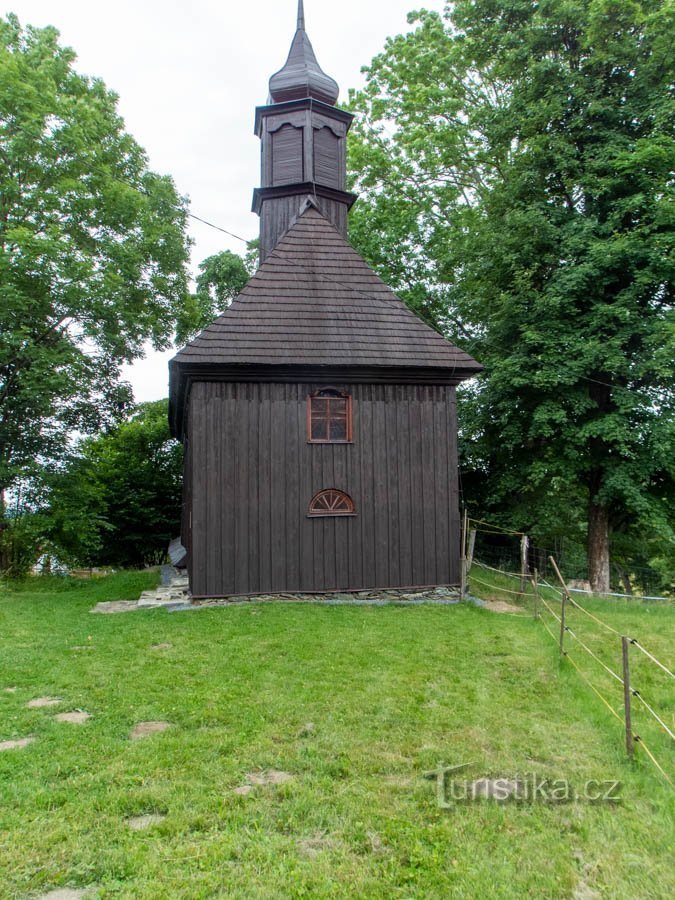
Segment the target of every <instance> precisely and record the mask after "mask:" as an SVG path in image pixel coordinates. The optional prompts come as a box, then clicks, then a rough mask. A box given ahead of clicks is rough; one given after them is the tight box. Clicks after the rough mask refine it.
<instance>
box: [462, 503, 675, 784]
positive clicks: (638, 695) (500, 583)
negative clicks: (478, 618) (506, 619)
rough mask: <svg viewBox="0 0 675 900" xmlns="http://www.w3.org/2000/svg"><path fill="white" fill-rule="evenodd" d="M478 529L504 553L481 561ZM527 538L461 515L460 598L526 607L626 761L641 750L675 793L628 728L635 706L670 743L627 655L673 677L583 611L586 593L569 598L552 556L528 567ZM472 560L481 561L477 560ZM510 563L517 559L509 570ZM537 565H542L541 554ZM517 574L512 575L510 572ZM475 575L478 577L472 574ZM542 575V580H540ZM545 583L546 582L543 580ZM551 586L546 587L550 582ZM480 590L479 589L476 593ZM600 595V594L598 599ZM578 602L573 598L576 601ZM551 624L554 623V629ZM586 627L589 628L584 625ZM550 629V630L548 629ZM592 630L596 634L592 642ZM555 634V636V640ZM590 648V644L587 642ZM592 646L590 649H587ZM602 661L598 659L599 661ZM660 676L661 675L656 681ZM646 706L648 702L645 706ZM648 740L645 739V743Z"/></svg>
mask: <svg viewBox="0 0 675 900" xmlns="http://www.w3.org/2000/svg"><path fill="white" fill-rule="evenodd" d="M479 529H483V531H484V532H486V533H490V534H499V535H500V537H502V538H504V537H508V538H510V540H511V541H512V545H511V548H510V552H506V548H498V554H493V555H492V558H490V559H489V561H487V562H486V561H485V560H484V559H483V551H484V547H483V546H482V545H481V544H480V542H479V539H478V534H479ZM515 540H517V541H518V544H519V547H518V550H517V556H516V554H515V553H514V549H515V548H514V547H513V542H514V541H515ZM529 551H530V547H529V541H528V537H527V535H525V534H521V533H520V532H513V531H508V530H507V529H501V528H500V527H499V526H495V525H491V524H490V523H488V522H485V521H481V520H477V519H470V518H468V516H465V520H464V529H463V539H462V593H463V595H466V594H468V593H469V591H470V590H471V589H473V588H474V586H476V592H477V593H478V594H481V593H482V594H487V595H488V597H490V598H494V597H495V596H496V597H502V596H503V597H504V598H506V599H508V600H509V602H514V601H513V600H512V598H514V597H516V598H518V600H517V602H518V604H519V605H520V606H525V607H527V606H528V605H531V606H532V609H533V613H534V618H535V619H536V620H537V621H538V622H539V623H540V624H542V625H543V627H544V629H545V630H546V632H547V633H548V635H549V636H550V637H551V639H552V640H553V641H554V642H555V643H556V644H557V645H558V648H559V654H560V658H561V660H566V661H568V662H569V663H570V664H571V665H572V667H573V668H574V669H575V671H576V672H577V673H578V675H579V676H580V678H581V680H582V681H583V682H584V684H585V685H586V686H587V687H589V688H590V689H591V690H592V691H593V693H594V694H595V695H596V696H597V697H598V698H599V699H600V700H601V702H602V703H603V705H604V706H605V707H606V708H607V709H608V710H609V711H610V712H611V714H612V716H613V717H614V718H616V719H617V720H618V721H620V722H621V723H622V725H623V730H624V734H625V741H626V749H627V752H628V754H629V756H633V754H634V748H635V747H636V746H637V747H639V748H641V749H642V750H644V753H645V757H646V759H647V760H649V762H650V763H651V764H653V765H654V767H655V768H656V769H657V770H658V772H659V773H660V775H661V776H662V777H663V778H664V780H665V781H667V782H668V784H669V785H670V786H671V787H673V788H675V784H674V783H673V779H672V778H671V776H670V775H669V774H668V772H667V771H666V769H665V768H664V766H663V765H662V763H661V762H660V761H659V759H658V758H657V756H656V755H655V754H654V752H653V750H651V749H650V747H649V746H648V745H647V743H646V742H645V739H644V737H643V736H642V735H639V734H636V733H635V731H634V729H633V712H634V706H635V705H636V704H634V703H633V701H634V700H635V701H637V704H639V708H640V710H641V712H644V714H645V715H647V716H648V717H650V718H649V720H648V721H652V723H653V722H655V723H656V726H655V729H656V728H658V733H659V734H662V735H666V736H667V738H668V740H669V741H670V742H675V733H674V732H673V728H672V727H671V726H670V725H669V724H668V723H667V722H666V716H665V715H664V714H663V713H662V712H660V711H659V710H658V709H657V708H655V707H658V704H657V703H655V702H654V701H653V699H652V698H651V697H650V698H649V700H648V699H646V697H645V696H643V691H642V690H639V689H638V688H637V687H635V684H634V683H633V681H632V680H631V656H630V650H631V649H634V650H639V651H640V653H641V654H642V655H643V657H644V659H645V660H648V661H649V662H650V663H652V664H653V666H655V667H657V668H658V670H659V671H660V673H662V674H665V675H666V676H668V678H671V679H672V678H675V674H673V672H672V671H671V670H670V669H669V668H668V666H667V665H665V664H664V663H663V662H662V661H661V660H660V659H659V658H658V657H657V656H656V655H655V654H654V653H652V652H651V651H650V650H648V649H647V648H646V647H645V646H644V645H643V643H642V642H641V641H640V640H638V638H636V637H635V636H634V635H628V634H624V633H623V632H622V631H621V630H620V629H618V628H615V627H614V626H613V625H610V624H609V623H608V622H607V621H605V620H604V619H603V618H601V617H600V616H598V615H596V614H595V612H592V611H591V610H590V609H588V608H587V607H586V606H585V605H584V604H583V603H581V602H579V600H580V599H581V598H580V597H579V594H582V593H587V592H584V591H580V590H575V591H574V592H575V594H576V595H577V596H576V597H574V596H572V588H571V587H569V586H568V585H567V583H566V582H565V580H564V579H563V577H562V575H561V573H560V569H559V566H558V563H557V561H556V559H555V557H554V555H553V554H550V555H549V557H548V559H547V560H546V565H545V566H544V567H543V571H539V569H538V568H532V567H531V555H530V552H529ZM478 555H480V556H481V558H480V559H478ZM495 555H499V556H500V559H501V560H502V561H503V562H504V565H501V566H500V565H499V564H498V560H496V559H495V558H494V557H495ZM514 560H517V561H516V562H515V565H514ZM538 561H539V562H540V563H543V561H542V559H541V555H539V559H538ZM516 569H517V571H514V570H516ZM476 572H478V574H476ZM545 576H548V577H545ZM549 579H550V580H549ZM554 581H555V582H557V583H552V582H554ZM481 589H482V590H481ZM603 596H604V595H603ZM611 596H621V597H626V598H627V599H645V600H648V599H657V600H668V599H669V598H665V597H654V598H651V597H635V596H634V595H625V594H613V595H611ZM577 598H578V599H577ZM570 612H574V614H575V616H576V614H577V613H578V614H579V618H578V620H577V619H576V618H575V622H576V624H575V625H574V627H571V625H570ZM584 622H588V623H589V626H590V628H591V634H590V635H589V636H587V635H586V634H585V633H584V630H583V623H584ZM554 623H555V624H554ZM590 623H592V625H590ZM553 625H554V627H551V626H553ZM594 626H597V627H598V628H599V629H600V637H598V632H597V629H596V628H595V627H594ZM556 632H558V634H557V636H556ZM591 638H593V640H594V641H595V643H593V640H591ZM570 640H571V641H573V647H574V655H571V654H570V643H569V642H570ZM591 643H593V646H590V644H591ZM577 650H578V652H579V653H581V654H582V655H585V656H586V657H587V658H589V659H590V660H592V662H593V664H594V665H595V666H596V667H597V668H598V670H600V669H601V670H602V672H603V673H604V675H605V676H609V678H610V679H611V681H610V682H609V684H610V685H616V684H618V685H619V686H620V689H621V694H622V696H621V698H620V700H619V701H618V702H617V701H616V700H612V698H611V694H610V697H608V696H607V695H606V693H605V691H604V690H601V689H600V687H598V685H597V683H594V681H592V680H591V679H590V678H589V677H588V675H587V674H586V673H585V672H584V670H583V669H582V668H581V666H580V665H579V661H578V659H577V658H576V653H577ZM603 656H604V657H605V659H603V658H602V657H603ZM612 657H615V658H618V659H621V662H622V665H621V673H619V672H618V671H616V668H615V667H612V666H611V665H610V664H608V662H607V661H606V660H607V659H608V658H609V659H610V660H611V658H612ZM659 677H661V676H659ZM650 701H651V702H650ZM650 740H651V738H650Z"/></svg>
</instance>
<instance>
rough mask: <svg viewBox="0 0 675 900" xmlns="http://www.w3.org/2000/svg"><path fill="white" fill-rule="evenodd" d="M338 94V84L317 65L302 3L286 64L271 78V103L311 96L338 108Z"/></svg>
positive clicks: (300, 3) (301, 3)
mask: <svg viewBox="0 0 675 900" xmlns="http://www.w3.org/2000/svg"><path fill="white" fill-rule="evenodd" d="M339 93H340V88H339V87H338V84H337V82H336V81H335V80H334V79H333V78H331V77H330V76H329V75H326V73H325V72H324V71H323V70H322V68H321V66H320V65H319V63H318V62H317V59H316V55H315V53H314V48H313V47H312V44H311V41H310V39H309V37H308V35H307V32H306V31H305V8H304V4H303V0H299V2H298V27H297V31H296V32H295V37H294V38H293V43H292V44H291V51H290V53H289V54H288V59H287V60H286V65H285V66H284V67H283V69H280V70H279V71H278V72H277V73H276V74H275V75H272V77H271V78H270V101H271V102H272V103H285V102H286V101H288V100H304V99H305V98H307V97H311V98H313V99H314V100H321V101H322V102H323V103H328V104H330V105H331V106H335V104H336V103H337V99H338V95H339Z"/></svg>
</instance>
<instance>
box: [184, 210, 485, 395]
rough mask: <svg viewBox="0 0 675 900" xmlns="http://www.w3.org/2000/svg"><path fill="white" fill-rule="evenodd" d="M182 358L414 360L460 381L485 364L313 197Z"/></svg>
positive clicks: (314, 362) (211, 362) (297, 362)
mask: <svg viewBox="0 0 675 900" xmlns="http://www.w3.org/2000/svg"><path fill="white" fill-rule="evenodd" d="M177 364H178V365H181V366H182V365H183V364H189V365H190V367H192V366H193V365H198V366H199V365H204V366H208V367H211V366H220V365H226V366H238V365H245V366H258V365H261V366H268V365H269V366H330V367H367V368H372V367H377V368H379V367H388V368H396V369H401V368H407V367H411V368H415V369H417V370H420V369H423V370H431V369H434V370H439V369H441V370H446V372H445V375H446V376H448V375H450V376H451V377H452V378H453V379H454V378H456V380H457V381H461V380H463V379H464V378H467V377H469V376H471V375H473V374H475V373H477V372H479V371H481V369H482V366H481V365H480V364H479V363H477V362H476V360H474V359H473V358H472V357H471V356H469V354H468V353H465V352H464V351H463V350H460V349H459V348H458V347H455V346H454V345H453V344H451V343H450V342H449V341H448V340H446V339H445V338H444V337H442V335H440V334H438V332H436V331H434V329H433V328H430V327H429V326H428V325H426V324H425V323H424V322H423V321H422V320H421V319H420V318H418V316H416V315H415V313H413V312H412V311H411V310H410V309H409V308H408V307H407V306H406V305H405V303H403V301H402V300H400V299H399V298H398V297H397V296H396V295H395V294H394V292H393V291H392V290H391V288H389V287H387V285H386V284H385V283H384V282H383V281H382V280H381V279H380V278H378V276H377V275H376V274H375V272H373V270H372V269H371V268H370V267H369V266H368V264H367V263H366V262H365V260H363V259H362V258H361V257H360V256H359V254H358V253H357V252H356V251H355V250H354V249H353V247H351V245H350V244H349V243H348V242H347V241H346V240H345V239H344V238H343V237H342V235H341V234H340V233H339V232H338V231H337V229H336V228H334V227H333V225H331V223H330V222H328V220H327V219H326V218H324V216H323V215H322V214H321V213H320V212H319V210H318V209H317V208H316V207H315V206H314V204H313V201H311V200H309V199H308V201H307V202H306V204H305V206H304V209H303V211H302V212H301V214H300V215H299V216H298V218H297V219H296V221H295V224H294V225H292V226H291V227H290V228H289V230H288V231H287V232H286V234H285V235H284V237H282V239H281V240H280V241H279V243H278V244H277V246H276V248H275V249H274V251H273V252H272V253H271V254H270V256H268V258H267V259H266V260H265V262H264V263H263V265H262V266H261V267H260V269H259V270H258V271H257V273H256V274H255V275H254V276H253V278H252V279H251V280H250V281H249V283H248V284H247V285H246V287H245V288H244V290H243V291H242V292H241V294H239V296H238V297H237V298H236V299H235V300H234V301H233V303H232V305H231V306H230V307H229V308H228V309H227V310H225V312H224V313H223V314H222V315H221V316H219V317H218V318H217V319H216V320H215V322H213V323H212V324H211V325H209V326H208V327H207V328H206V329H204V331H202V332H201V334H199V335H198V336H197V337H196V338H195V339H194V340H193V341H191V342H190V343H189V344H188V345H187V346H186V347H184V348H183V349H182V350H181V351H180V352H179V353H178V354H177V355H176V356H175V357H174V359H173V360H172V369H173V368H174V366H175V365H177ZM448 370H449V371H448ZM172 381H173V374H172ZM173 387H175V385H174V386H173Z"/></svg>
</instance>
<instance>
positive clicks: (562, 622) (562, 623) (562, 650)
mask: <svg viewBox="0 0 675 900" xmlns="http://www.w3.org/2000/svg"><path fill="white" fill-rule="evenodd" d="M549 560H550V562H551V565H552V566H553V568H554V570H555V574H556V575H557V576H558V581H559V582H560V584H561V585H562V589H563V595H562V604H561V606H560V655H561V656H564V655H565V613H566V611H567V601H568V600H569V596H570V595H569V591H568V590H567V585H566V584H565V579H564V578H563V577H562V575H561V574H560V569H559V568H558V566H557V565H556V561H555V560H554V559H553V557H552V556H549Z"/></svg>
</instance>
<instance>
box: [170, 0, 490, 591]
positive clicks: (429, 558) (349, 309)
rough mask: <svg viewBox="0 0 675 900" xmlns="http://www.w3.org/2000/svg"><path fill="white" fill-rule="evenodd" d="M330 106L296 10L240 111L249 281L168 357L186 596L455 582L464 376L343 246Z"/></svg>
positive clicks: (341, 152)
mask: <svg viewBox="0 0 675 900" xmlns="http://www.w3.org/2000/svg"><path fill="white" fill-rule="evenodd" d="M337 99H338V85H337V84H336V82H335V81H334V80H333V79H332V78H330V77H328V76H327V75H326V74H325V73H324V72H323V71H322V70H321V68H320V66H319V64H318V62H317V59H316V56H315V54H314V50H313V48H312V45H311V43H310V40H309V37H308V36H307V32H306V31H305V20H304V9H303V3H302V0H300V3H299V9H298V23H297V30H296V33H295V37H294V38H293V43H292V45H291V50H290V53H289V56H288V60H287V62H286V64H285V66H284V67H283V68H282V69H281V70H280V71H279V72H277V73H276V74H275V75H273V76H272V78H271V80H270V96H269V100H268V103H267V104H266V105H265V106H261V107H259V108H258V109H257V110H256V117H255V129H256V133H257V135H258V136H259V138H260V140H261V142H262V186H261V187H260V188H258V189H257V190H256V191H255V192H254V200H253V208H254V210H255V211H256V212H257V213H258V215H259V216H260V221H261V228H260V268H259V269H258V271H257V272H256V274H255V275H254V276H253V278H252V279H251V280H250V282H249V283H248V285H247V286H246V287H245V288H244V290H243V291H242V292H241V294H240V295H239V296H238V297H237V298H236V299H235V300H234V301H233V303H232V305H231V306H230V307H229V308H228V309H226V310H225V311H224V312H223V314H222V315H221V316H219V318H217V319H216V321H215V322H213V323H212V324H211V325H209V326H208V327H207V328H206V329H205V330H204V331H203V332H202V333H201V334H200V335H198V337H196V338H195V339H194V340H193V341H191V342H190V343H189V344H188V345H187V346H186V347H185V348H184V349H182V350H181V351H180V352H179V353H178V354H177V355H176V356H175V357H174V358H173V360H172V361H171V363H170V417H171V427H172V431H173V434H174V435H175V436H176V437H177V438H179V439H180V440H181V441H182V442H183V444H184V447H185V486H184V504H183V516H182V519H183V522H182V542H183V544H184V546H185V548H186V549H187V559H188V571H189V576H190V587H191V590H192V593H193V595H194V596H195V597H226V596H232V595H246V594H249V595H254V594H261V593H279V592H292V593H312V594H315V593H320V592H329V591H351V590H371V589H378V588H382V589H385V588H390V589H391V588H411V589H412V588H419V587H430V586H438V585H456V584H458V583H459V577H460V572H459V545H460V523H459V496H458V494H459V492H458V467H457V421H456V408H455V389H456V385H457V384H459V383H460V382H461V381H462V380H464V379H466V378H469V377H471V376H472V375H474V374H475V373H477V372H479V371H480V369H481V366H480V365H479V364H478V363H477V362H476V361H475V360H474V359H472V358H471V357H470V356H469V355H468V354H467V353H465V352H464V351H462V350H460V349H458V348H457V347H455V346H453V345H452V344H451V343H450V342H449V341H447V340H446V339H445V338H444V337H442V336H441V335H440V334H438V333H437V332H436V331H434V330H433V329H432V328H430V327H429V326H428V325H426V324H425V323H424V322H422V321H421V320H420V319H419V318H418V317H417V316H416V315H415V314H414V313H413V312H411V310H410V309H408V307H407V306H406V305H405V304H404V303H403V302H402V301H401V300H400V299H399V298H398V297H396V295H395V294H394V293H393V292H392V291H391V289H390V288H388V287H387V286H386V285H385V284H384V283H383V282H382V281H381V279H380V278H378V276H377V275H376V274H375V273H374V272H373V271H372V270H371V269H370V267H369V266H368V265H367V263H366V262H365V261H364V260H363V259H362V258H361V257H360V256H359V254H358V253H356V251H355V250H354V249H353V248H352V247H351V246H350V244H349V242H348V239H347V214H348V211H349V209H350V207H351V206H352V204H353V203H354V201H355V199H356V198H355V196H354V195H353V194H350V193H348V192H347V191H346V189H345V187H346V154H345V151H346V139H347V132H348V131H349V127H350V124H351V121H352V116H351V115H350V114H349V113H347V112H345V111H344V110H341V109H339V108H338V107H337V106H336V103H337Z"/></svg>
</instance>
